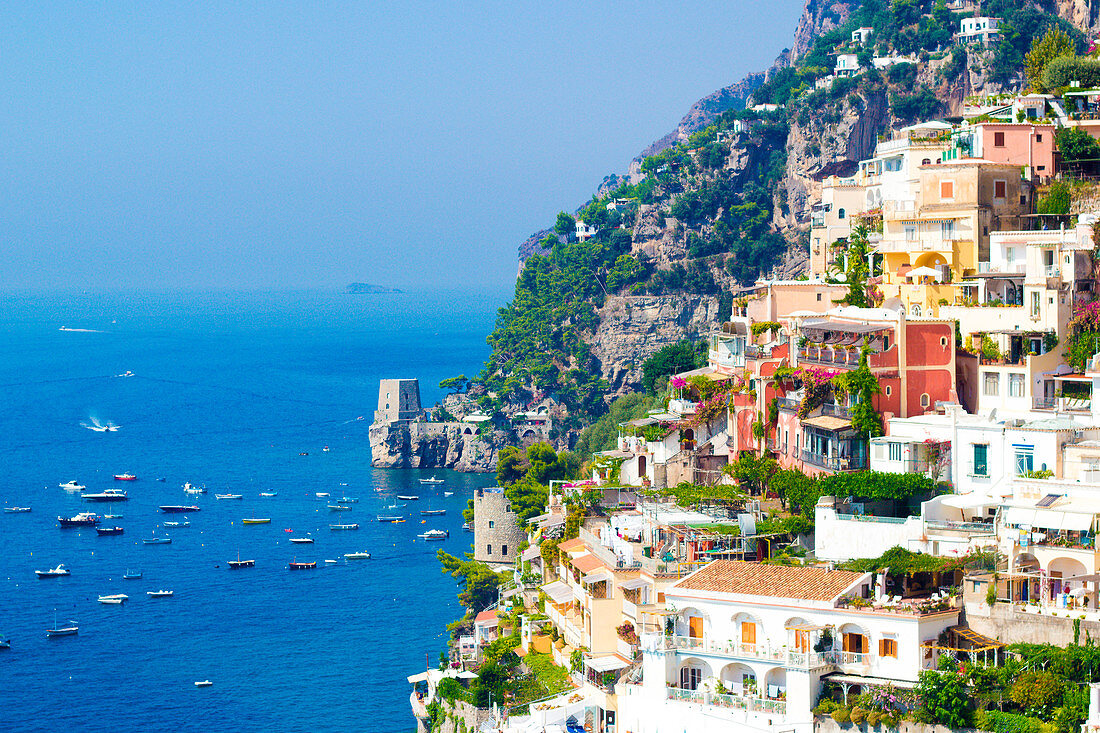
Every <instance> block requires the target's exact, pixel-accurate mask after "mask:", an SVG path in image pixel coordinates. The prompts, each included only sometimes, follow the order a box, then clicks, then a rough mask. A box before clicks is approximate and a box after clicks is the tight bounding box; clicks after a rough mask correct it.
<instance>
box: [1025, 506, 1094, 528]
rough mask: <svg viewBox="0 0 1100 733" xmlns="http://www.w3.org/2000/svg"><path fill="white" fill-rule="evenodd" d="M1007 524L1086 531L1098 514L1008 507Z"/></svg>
mask: <svg viewBox="0 0 1100 733" xmlns="http://www.w3.org/2000/svg"><path fill="white" fill-rule="evenodd" d="M1004 516H1005V522H1006V523H1007V524H1019V525H1027V526H1030V527H1038V528H1040V529H1054V530H1057V529H1061V530H1067V531H1075V532H1084V531H1087V530H1090V529H1092V525H1093V522H1094V520H1095V519H1096V515H1095V514H1093V513H1091V512H1073V511H1066V510H1059V509H1032V508H1028V507H1016V506H1013V507H1008V509H1007V510H1005V515H1004Z"/></svg>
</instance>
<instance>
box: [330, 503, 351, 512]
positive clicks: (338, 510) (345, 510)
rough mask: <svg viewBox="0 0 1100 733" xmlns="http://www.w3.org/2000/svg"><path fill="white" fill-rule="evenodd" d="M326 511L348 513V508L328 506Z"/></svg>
mask: <svg viewBox="0 0 1100 733" xmlns="http://www.w3.org/2000/svg"><path fill="white" fill-rule="evenodd" d="M328 510H329V511H330V512H350V511H351V507H350V506H343V505H342V504H329V505H328Z"/></svg>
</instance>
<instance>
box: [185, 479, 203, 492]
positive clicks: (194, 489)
mask: <svg viewBox="0 0 1100 733" xmlns="http://www.w3.org/2000/svg"><path fill="white" fill-rule="evenodd" d="M183 491H184V493H187V494H205V493H206V487H205V486H204V487H201V488H200V487H198V486H195V485H194V484H192V483H191V482H190V481H188V482H187V483H185V484H184V485H183Z"/></svg>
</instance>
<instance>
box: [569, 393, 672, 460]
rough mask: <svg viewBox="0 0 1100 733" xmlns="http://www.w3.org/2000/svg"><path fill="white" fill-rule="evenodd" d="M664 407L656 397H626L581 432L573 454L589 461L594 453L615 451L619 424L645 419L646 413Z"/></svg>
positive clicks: (612, 404)
mask: <svg viewBox="0 0 1100 733" xmlns="http://www.w3.org/2000/svg"><path fill="white" fill-rule="evenodd" d="M661 405H662V401H661V400H660V399H659V398H658V397H657V396H655V395H650V394H646V393H642V392H635V393H633V394H628V395H624V396H622V397H620V398H618V399H617V400H615V401H614V402H612V403H611V408H610V409H609V410H608V412H607V414H605V415H603V416H602V417H600V419H599V420H597V421H596V422H594V423H592V424H591V425H590V426H588V427H587V428H585V429H584V431H583V432H581V434H580V436H579V437H578V438H577V442H576V443H575V444H574V445H573V452H574V453H576V454H577V455H579V456H582V457H584V458H585V459H588V458H589V457H591V455H592V454H593V453H598V452H600V451H605V450H613V449H614V448H615V441H616V440H617V438H618V436H619V423H624V422H627V421H629V420H634V419H637V418H639V417H645V415H646V413H648V412H649V411H650V410H652V409H654V408H658V407H660V406H661Z"/></svg>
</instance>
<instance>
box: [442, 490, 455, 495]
mask: <svg viewBox="0 0 1100 733" xmlns="http://www.w3.org/2000/svg"><path fill="white" fill-rule="evenodd" d="M454 495H455V492H453V491H444V492H443V496H454Z"/></svg>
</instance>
